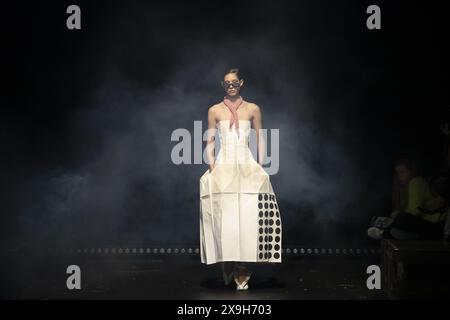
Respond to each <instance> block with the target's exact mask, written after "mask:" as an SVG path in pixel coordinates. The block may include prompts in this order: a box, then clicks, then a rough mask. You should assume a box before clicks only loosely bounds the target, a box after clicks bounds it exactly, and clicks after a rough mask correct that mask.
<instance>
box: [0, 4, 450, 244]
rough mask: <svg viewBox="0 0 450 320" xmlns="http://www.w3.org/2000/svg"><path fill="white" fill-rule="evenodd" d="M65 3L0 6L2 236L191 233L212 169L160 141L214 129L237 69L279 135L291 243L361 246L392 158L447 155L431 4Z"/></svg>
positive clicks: (110, 240) (46, 238)
mask: <svg viewBox="0 0 450 320" xmlns="http://www.w3.org/2000/svg"><path fill="white" fill-rule="evenodd" d="M70 4H73V2H68V1H45V2H37V1H36V2H32V3H31V2H30V3H26V4H25V3H23V2H21V3H20V4H17V3H16V4H12V3H9V4H4V5H2V6H3V7H2V11H3V13H4V14H3V15H2V21H1V23H2V30H3V33H4V36H3V37H2V38H3V44H4V45H3V46H2V51H3V53H4V54H5V57H4V59H3V61H4V62H5V65H4V71H5V72H4V73H3V76H4V80H6V81H5V82H4V89H5V92H6V95H5V96H4V99H3V103H2V111H1V112H2V114H1V145H2V157H1V158H2V159H1V169H2V179H1V190H2V192H1V193H2V198H3V200H2V208H1V228H2V229H1V234H2V245H4V246H7V247H8V248H16V247H30V246H38V247H60V246H61V247H68V246H72V245H87V246H93V247H96V246H102V245H117V246H120V245H128V244H135V245H140V244H142V245H149V244H156V245H172V244H186V243H189V244H198V239H199V234H198V214H199V194H198V189H199V185H198V183H199V178H200V176H201V175H202V174H203V173H204V172H205V171H206V170H207V165H206V164H183V165H175V164H173V163H172V162H171V160H170V152H171V149H172V147H173V146H174V145H175V142H172V141H171V140H170V135H171V133H172V131H173V130H175V129H177V128H186V129H188V130H189V131H191V132H193V128H194V127H193V123H194V121H195V120H197V121H199V120H201V121H204V122H205V123H206V114H207V110H208V107H209V106H211V105H213V104H215V103H217V102H219V101H220V100H221V99H222V98H223V92H222V90H221V88H220V86H219V81H220V80H221V78H222V77H223V74H224V72H225V71H226V70H228V69H230V68H233V67H238V68H240V69H241V70H242V72H243V75H244V78H245V81H246V84H245V87H244V89H243V91H242V95H243V97H244V98H245V99H247V100H249V101H252V102H255V103H257V104H258V105H259V106H260V107H261V108H262V111H263V126H264V127H265V128H267V129H275V128H277V129H280V146H279V151H280V168H279V172H278V173H277V174H276V175H272V176H271V181H272V185H273V187H274V191H275V193H276V194H277V199H278V202H279V205H280V208H281V214H282V217H283V223H284V243H285V244H313V243H321V244H324V245H332V244H336V243H340V242H342V243H351V244H355V245H357V244H360V243H361V242H364V241H366V225H367V222H368V220H369V218H370V217H371V215H374V214H375V215H385V214H389V211H390V194H389V192H390V187H391V182H392V173H393V164H394V163H395V160H396V159H398V158H401V157H410V158H413V159H415V160H416V161H418V162H419V164H420V165H421V168H422V169H423V172H424V174H426V175H429V174H432V173H433V172H435V171H436V170H438V169H439V167H440V166H441V164H442V161H443V160H444V149H443V148H444V136H443V134H442V132H441V130H440V125H441V124H443V123H445V122H446V121H447V119H448V108H449V105H448V89H447V86H446V83H445V82H446V77H447V76H448V74H445V73H444V65H446V61H445V60H444V59H446V57H447V55H446V54H445V52H444V50H443V47H444V43H445V41H446V39H447V32H446V30H445V29H444V28H445V27H446V26H445V24H446V23H445V20H446V19H445V15H444V13H445V12H444V9H443V8H442V4H441V2H438V1H436V2H433V3H431V2H426V3H425V2H422V3H414V2H411V1H395V2H393V1H391V2H388V1H376V2H374V3H372V2H366V1H317V0H315V1H286V2H280V1H277V2H275V1H273V2H262V1H226V2H225V1H219V2H217V1H184V2H181V1H180V2H175V1H164V2H163V1H76V2H75V3H74V4H77V5H79V6H80V7H81V12H82V14H81V19H82V29H81V30H78V31H74V30H68V29H67V28H66V18H67V14H66V8H67V6H68V5H70ZM370 4H377V5H379V6H380V7H381V20H382V29H381V30H368V29H367V28H366V25H365V23H366V18H367V16H368V15H367V14H366V8H367V6H368V5H370ZM205 129H206V125H204V128H203V130H205Z"/></svg>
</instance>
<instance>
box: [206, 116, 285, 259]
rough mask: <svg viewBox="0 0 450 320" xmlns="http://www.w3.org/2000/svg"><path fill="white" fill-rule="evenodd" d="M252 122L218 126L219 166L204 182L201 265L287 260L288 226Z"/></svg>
mask: <svg viewBox="0 0 450 320" xmlns="http://www.w3.org/2000/svg"><path fill="white" fill-rule="evenodd" d="M250 131H251V122H250V120H239V133H240V137H239V138H238V135H237V132H236V130H235V126H234V125H233V127H232V130H231V131H230V128H229V120H221V121H220V122H219V123H218V133H219V138H220V139H219V141H220V150H219V152H218V154H217V157H216V161H215V167H214V169H213V171H212V172H211V173H210V172H209V169H208V170H207V171H206V172H205V173H204V174H203V175H202V176H201V178H200V256H201V262H202V263H205V264H212V263H216V262H224V261H242V262H281V247H282V246H281V235H282V232H281V231H282V230H281V229H282V225H281V216H280V211H279V208H278V203H277V200H276V197H275V194H274V192H273V189H272V185H271V183H270V177H269V175H268V173H267V172H266V171H265V170H264V169H263V168H262V167H261V166H260V165H259V164H258V163H257V162H256V161H255V159H254V157H253V154H252V152H251V150H250V148H249V136H250Z"/></svg>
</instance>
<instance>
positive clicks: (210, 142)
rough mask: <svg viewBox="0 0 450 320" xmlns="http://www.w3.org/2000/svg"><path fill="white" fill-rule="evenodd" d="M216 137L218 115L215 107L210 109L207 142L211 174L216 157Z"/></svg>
mask: <svg viewBox="0 0 450 320" xmlns="http://www.w3.org/2000/svg"><path fill="white" fill-rule="evenodd" d="M215 136H216V115H215V112H214V109H213V107H211V108H209V109H208V133H207V140H206V155H207V157H208V162H209V172H211V171H212V170H213V169H214V166H215V156H214V149H215V148H214V139H215Z"/></svg>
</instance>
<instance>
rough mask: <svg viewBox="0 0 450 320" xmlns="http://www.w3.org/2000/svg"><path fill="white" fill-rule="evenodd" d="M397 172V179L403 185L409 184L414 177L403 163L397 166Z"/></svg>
mask: <svg viewBox="0 0 450 320" xmlns="http://www.w3.org/2000/svg"><path fill="white" fill-rule="evenodd" d="M395 173H396V175H397V180H398V182H400V184H402V185H407V184H408V183H409V181H410V180H411V178H412V174H411V171H410V170H409V169H408V168H407V167H406V166H405V165H403V164H401V165H398V166H397V167H396V168H395Z"/></svg>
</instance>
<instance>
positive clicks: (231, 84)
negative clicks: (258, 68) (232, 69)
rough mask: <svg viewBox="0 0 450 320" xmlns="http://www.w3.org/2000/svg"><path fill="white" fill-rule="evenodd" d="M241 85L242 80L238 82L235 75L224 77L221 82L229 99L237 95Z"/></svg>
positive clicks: (230, 74)
mask: <svg viewBox="0 0 450 320" xmlns="http://www.w3.org/2000/svg"><path fill="white" fill-rule="evenodd" d="M243 84H244V80H239V79H238V77H237V76H236V74H235V73H229V74H227V75H225V77H224V78H223V81H222V86H223V88H224V89H225V93H226V94H227V95H228V96H230V97H234V96H237V95H239V92H240V91H241V88H242V85H243Z"/></svg>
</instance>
